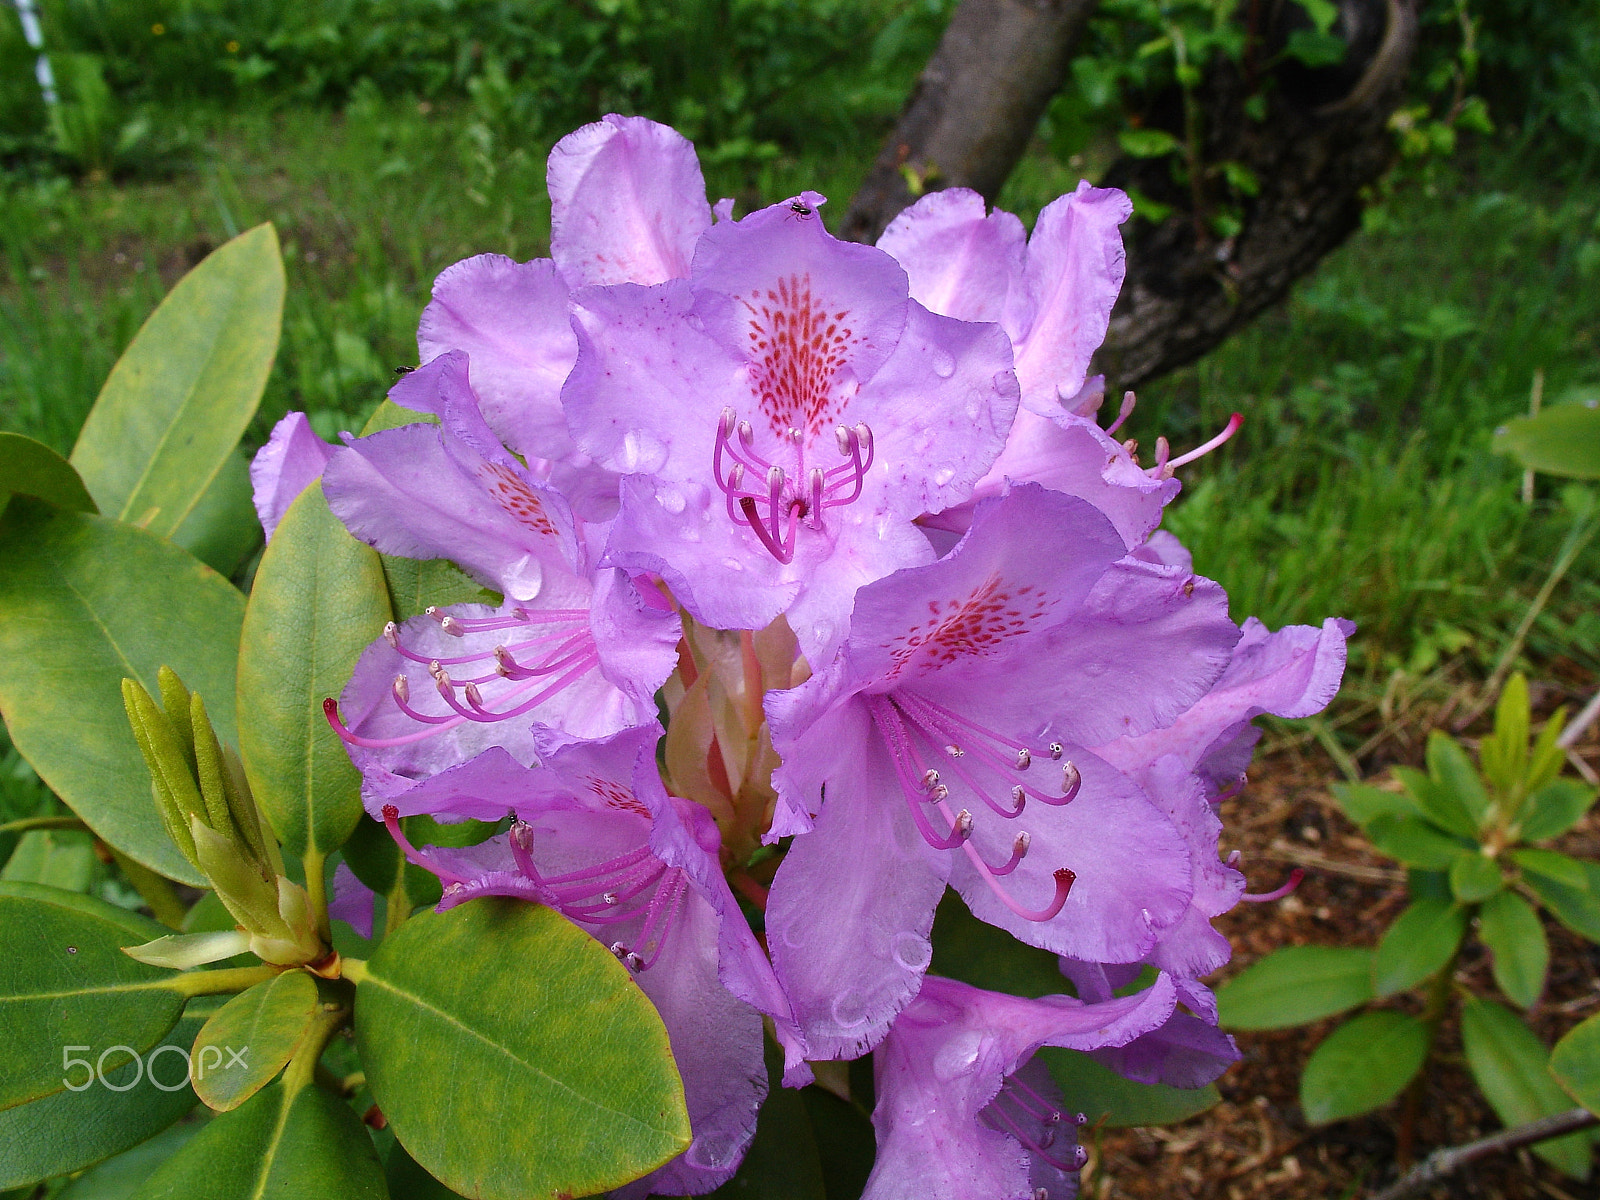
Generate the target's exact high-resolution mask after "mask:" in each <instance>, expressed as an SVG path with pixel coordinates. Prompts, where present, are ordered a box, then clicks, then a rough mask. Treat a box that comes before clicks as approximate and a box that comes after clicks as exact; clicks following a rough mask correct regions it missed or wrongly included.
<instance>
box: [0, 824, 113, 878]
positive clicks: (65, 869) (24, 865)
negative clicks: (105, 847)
mask: <svg viewBox="0 0 1600 1200" xmlns="http://www.w3.org/2000/svg"><path fill="white" fill-rule="evenodd" d="M98 862H99V860H98V859H96V858H95V856H94V840H93V839H92V838H90V836H89V835H88V834H86V833H84V832H83V831H82V830H78V829H34V830H31V831H29V832H28V833H25V834H23V835H22V839H21V840H20V841H19V842H18V843H17V848H16V849H15V850H13V851H12V852H11V857H10V858H9V859H7V860H6V866H5V870H3V871H0V879H4V880H9V881H12V882H14V883H42V884H44V885H45V886H46V887H54V888H61V889H63V890H65V891H68V892H86V891H88V890H89V884H90V882H91V881H92V880H93V879H94V876H95V866H96V865H97V863H98Z"/></svg>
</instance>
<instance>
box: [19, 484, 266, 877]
mask: <svg viewBox="0 0 1600 1200" xmlns="http://www.w3.org/2000/svg"><path fill="white" fill-rule="evenodd" d="M243 616H244V597H243V596H241V595H240V594H239V591H238V589H237V588H235V587H233V585H232V584H230V583H228V581H227V580H225V579H223V578H222V577H221V576H220V575H218V574H217V573H216V572H215V571H213V570H211V569H210V568H209V567H206V566H204V565H202V564H201V563H199V562H198V561H196V560H195V559H194V558H192V557H191V556H190V555H188V554H186V553H185V552H184V551H182V550H180V549H178V548H177V547H176V546H174V545H172V544H171V543H170V542H167V541H165V540H163V539H161V538H158V537H155V536H153V535H152V534H149V533H145V532H144V531H142V530H139V529H135V528H133V527H132V526H129V525H123V524H120V523H118V522H116V521H112V520H108V519H107V518H105V517H96V516H91V515H89V514H86V513H69V512H62V511H60V510H58V509H49V508H45V507H44V506H42V505H39V504H37V503H35V502H32V501H27V500H23V499H21V498H14V499H13V500H12V502H11V504H10V506H9V507H8V508H7V510H6V515H5V520H4V523H3V525H0V710H3V711H4V712H5V716H6V726H7V728H8V729H9V730H10V733H11V740H12V741H13V742H15V743H16V746H17V749H18V750H20V751H21V752H22V755H23V757H24V758H26V759H27V760H28V762H29V763H30V764H31V765H32V766H33V769H34V770H36V771H38V772H39V775H40V777H41V778H43V780H44V781H45V783H46V784H48V785H49V786H50V788H51V790H52V791H54V792H55V793H56V794H57V795H58V796H60V797H61V798H62V799H63V800H65V801H66V802H67V803H68V804H69V805H71V806H72V808H73V810H74V811H75V812H76V813H77V814H78V815H79V816H80V817H82V818H83V819H84V820H85V821H86V822H87V823H88V824H89V826H90V828H92V829H93V830H94V831H95V833H96V834H98V835H99V836H100V837H101V838H103V839H104V840H105V841H107V842H109V843H110V844H111V845H113V846H115V847H116V848H117V849H118V850H121V851H122V852H123V853H124V854H126V855H127V856H128V857H129V858H132V859H135V860H136V861H138V862H141V863H143V864H144V865H145V866H147V867H150V868H152V869H153V870H156V871H159V872H160V873H161V874H163V875H166V876H167V877H169V878H171V879H176V880H179V881H181V882H183V883H188V884H192V885H195V886H202V885H203V884H204V882H205V881H204V880H203V879H202V877H201V876H200V874H199V872H197V871H196V870H195V869H194V868H193V867H192V866H190V865H189V863H188V862H187V861H186V860H185V859H184V857H183V855H182V854H180V853H179V852H178V848H177V847H176V846H174V845H173V844H172V841H171V840H170V839H169V838H168V836H167V832H166V830H165V829H164V828H163V826H162V824H161V818H160V816H159V815H158V814H157V812H156V806H155V803H154V802H153V801H152V799H151V796H150V773H149V771H147V770H146V768H145V763H144V757H143V756H142V755H141V754H140V753H139V746H138V743H137V742H135V741H134V738H133V732H132V730H130V729H129V728H128V718H127V714H126V712H125V711H124V709H123V703H122V680H123V679H124V678H125V677H131V678H133V679H137V680H138V681H139V682H140V683H141V684H143V685H144V687H145V688H146V689H147V690H148V691H151V692H154V691H156V690H158V685H157V682H156V671H157V669H158V668H160V667H162V666H168V667H171V668H172V669H173V670H174V671H176V672H177V673H178V674H179V675H180V676H181V677H182V678H183V679H184V681H185V682H186V683H187V684H188V685H189V687H190V688H191V689H192V690H194V691H196V692H198V693H200V695H202V696H203V697H204V698H205V703H206V709H207V711H208V712H209V713H210V715H211V718H212V720H213V722H214V723H215V725H216V728H217V733H218V736H219V737H221V739H222V740H223V741H224V742H232V741H234V740H235V739H236V734H235V732H234V720H233V692H234V662H235V658H236V655H237V654H238V646H239V626H240V623H241V621H242V619H243Z"/></svg>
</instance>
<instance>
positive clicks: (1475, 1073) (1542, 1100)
mask: <svg viewBox="0 0 1600 1200" xmlns="http://www.w3.org/2000/svg"><path fill="white" fill-rule="evenodd" d="M1461 1045H1462V1048H1463V1049H1464V1050H1465V1051H1466V1054H1467V1066H1468V1067H1470V1068H1471V1070H1472V1077H1473V1079H1475V1080H1477V1082H1478V1087H1479V1088H1480V1089H1481V1090H1482V1092H1483V1095H1484V1098H1485V1099H1486V1100H1488V1101H1489V1104H1490V1107H1492V1108H1493V1109H1494V1111H1495V1113H1496V1115H1498V1116H1499V1118H1500V1120H1501V1122H1502V1123H1503V1124H1505V1125H1506V1126H1507V1127H1508V1128H1509V1127H1511V1126H1513V1125H1522V1124H1525V1123H1526V1122H1528V1121H1536V1120H1538V1119H1539V1118H1540V1117H1548V1116H1553V1115H1554V1114H1556V1113H1559V1112H1565V1111H1566V1110H1567V1109H1569V1108H1571V1107H1572V1102H1571V1101H1570V1100H1569V1099H1567V1096H1566V1094H1565V1093H1564V1092H1563V1091H1562V1090H1561V1088H1560V1087H1559V1086H1558V1085H1557V1084H1556V1081H1555V1077H1554V1076H1552V1075H1551V1074H1550V1071H1549V1062H1550V1052H1549V1051H1548V1050H1546V1049H1545V1047H1544V1043H1543V1042H1541V1041H1540V1040H1539V1038H1538V1036H1537V1035H1536V1034H1535V1033H1534V1032H1533V1030H1531V1029H1529V1028H1528V1027H1527V1026H1526V1025H1524V1024H1523V1023H1522V1022H1521V1021H1520V1020H1518V1019H1517V1017H1516V1015H1515V1014H1514V1013H1512V1011H1511V1010H1510V1009H1508V1008H1505V1007H1503V1006H1501V1005H1499V1004H1496V1003H1494V1002H1493V1001H1492V1000H1482V999H1479V998H1477V997H1473V998H1471V999H1469V1000H1468V1001H1467V1002H1466V1003H1465V1004H1464V1005H1462V1007H1461ZM1591 1146H1592V1141H1591V1139H1590V1136H1589V1135H1588V1134H1587V1133H1576V1134H1569V1135H1567V1136H1566V1137H1560V1138H1551V1139H1550V1140H1548V1141H1544V1142H1536V1143H1535V1144H1534V1145H1533V1147H1532V1149H1533V1152H1534V1153H1535V1154H1537V1155H1538V1156H1539V1157H1540V1158H1542V1159H1544V1160H1545V1161H1546V1162H1548V1163H1550V1164H1551V1165H1552V1166H1554V1167H1556V1168H1557V1169H1558V1170H1560V1171H1562V1172H1563V1173H1564V1174H1567V1175H1570V1176H1571V1177H1572V1178H1574V1179H1587V1178H1588V1177H1589V1153H1590V1148H1591Z"/></svg>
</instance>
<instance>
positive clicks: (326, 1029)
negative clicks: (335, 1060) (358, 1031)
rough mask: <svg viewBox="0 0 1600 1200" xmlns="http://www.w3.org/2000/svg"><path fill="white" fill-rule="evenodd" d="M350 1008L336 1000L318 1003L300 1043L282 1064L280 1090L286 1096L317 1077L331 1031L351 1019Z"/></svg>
mask: <svg viewBox="0 0 1600 1200" xmlns="http://www.w3.org/2000/svg"><path fill="white" fill-rule="evenodd" d="M351 1011H352V1010H351V1009H350V1007H349V1006H348V1005H344V1004H340V1003H338V1002H331V1003H330V1002H324V1003H322V1004H319V1005H318V1006H317V1015H316V1016H315V1017H313V1018H312V1020H311V1025H310V1027H309V1028H308V1029H307V1030H306V1032H305V1036H304V1037H302V1038H301V1040H300V1044H299V1045H298V1046H297V1047H295V1052H294V1057H293V1058H291V1059H290V1060H289V1065H288V1066H287V1067H286V1068H284V1072H283V1090H284V1091H285V1092H286V1093H288V1095H289V1096H291V1097H293V1096H295V1095H297V1094H298V1093H299V1092H301V1091H303V1090H304V1089H305V1088H306V1087H307V1086H308V1085H309V1084H310V1083H311V1081H312V1080H313V1079H315V1078H316V1075H317V1067H318V1064H319V1063H321V1061H322V1052H323V1050H325V1049H327V1046H328V1043H329V1042H330V1041H332V1040H333V1035H334V1034H336V1033H338V1032H339V1030H340V1028H341V1027H342V1026H343V1025H344V1023H345V1022H346V1021H348V1020H349V1019H350V1013H351Z"/></svg>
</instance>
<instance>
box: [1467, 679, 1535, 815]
mask: <svg viewBox="0 0 1600 1200" xmlns="http://www.w3.org/2000/svg"><path fill="white" fill-rule="evenodd" d="M1532 721H1533V714H1532V708H1531V707H1530V705H1529V702H1528V681H1527V680H1526V679H1525V678H1523V675H1522V672H1521V671H1518V672H1516V674H1514V675H1512V676H1511V678H1510V679H1508V680H1506V685H1505V687H1503V688H1501V689H1500V699H1499V700H1498V701H1497V702H1496V704H1495V710H1494V732H1493V733H1491V734H1490V735H1489V736H1488V737H1486V738H1484V739H1483V740H1482V741H1481V742H1480V743H1478V762H1479V764H1480V765H1481V766H1482V767H1483V774H1484V778H1486V779H1487V780H1488V781H1489V782H1490V783H1491V784H1492V785H1494V788H1495V790H1496V791H1497V792H1499V793H1500V795H1502V796H1510V795H1513V794H1515V793H1517V792H1518V790H1519V789H1520V788H1521V786H1522V782H1523V774H1524V773H1525V772H1526V771H1527V769H1528V735H1529V730H1530V727H1531V725H1532Z"/></svg>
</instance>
